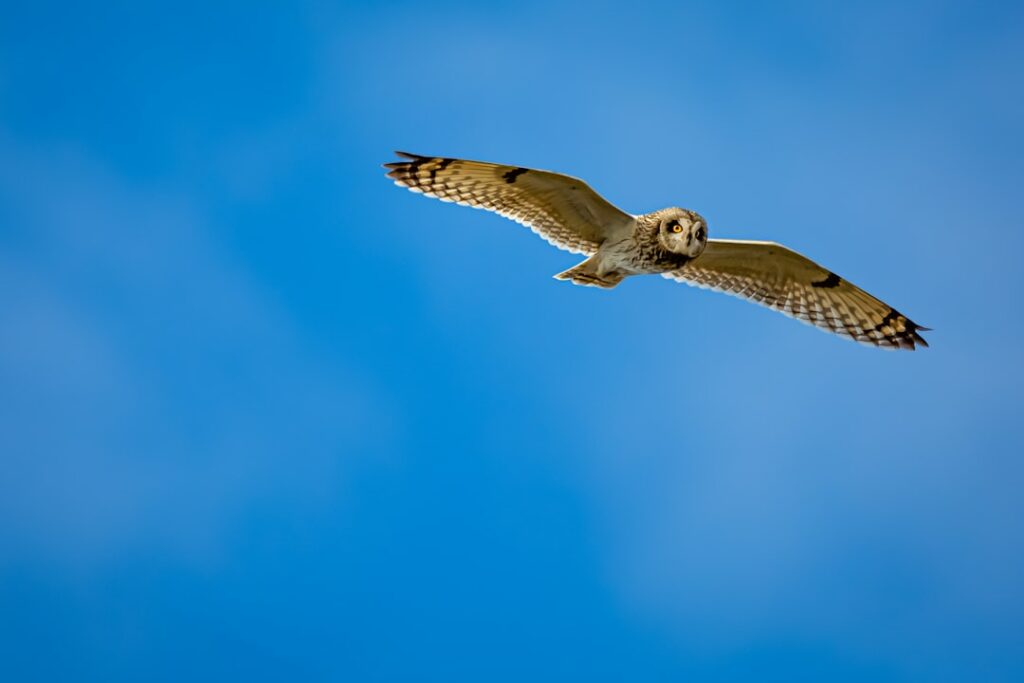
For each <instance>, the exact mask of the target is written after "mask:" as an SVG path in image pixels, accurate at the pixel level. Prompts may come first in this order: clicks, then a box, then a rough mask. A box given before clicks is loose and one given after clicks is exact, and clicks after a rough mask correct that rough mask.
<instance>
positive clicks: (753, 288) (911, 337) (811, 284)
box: [663, 240, 928, 350]
mask: <svg viewBox="0 0 1024 683" xmlns="http://www.w3.org/2000/svg"><path fill="white" fill-rule="evenodd" d="M663 275H664V277H667V278H670V279H673V280H676V281H678V282H683V283H685V284H688V285H692V286H695V287H701V288H704V289H712V290H715V291H718V292H723V293H725V294H730V295H732V296H736V297H739V298H741V299H746V300H747V301H751V302H753V303H756V304H758V305H761V306H765V307H767V308H771V309H773V310H776V311H779V312H780V313H782V314H784V315H787V316H789V317H791V318H794V319H796V320H799V321H801V322H803V323H806V324H809V325H813V326H815V327H818V328H819V329H822V330H825V331H827V332H832V333H834V334H838V335H840V336H843V337H847V338H849V339H853V340H854V341H857V342H860V343H862V344H868V345H871V346H878V347H881V348H887V349H907V350H913V349H914V348H916V346H917V345H921V346H928V342H926V341H925V340H924V337H922V336H921V335H920V331H926V330H927V329H928V328H926V327H921V326H920V325H918V324H916V323H914V322H913V321H912V320H910V319H908V318H907V317H906V316H904V315H903V314H902V313H900V312H899V311H897V310H896V309H895V308H893V307H891V306H889V305H888V304H886V303H884V302H882V301H880V300H878V299H876V298H875V297H873V296H871V295H870V294H868V293H867V292H865V291H864V290H862V289H860V288H859V287H856V286H855V285H853V284H851V283H849V282H847V281H846V280H843V279H842V278H840V277H839V276H838V275H836V274H835V273H832V272H831V271H828V270H826V269H824V268H822V267H821V266H818V265H817V264H816V263H814V262H813V261H811V260H810V259H807V258H806V257H804V256H801V255H800V254H798V253H796V252H794V251H792V250H790V249H787V248H786V247H783V246H781V245H779V244H775V243H771V242H745V241H740V240H711V241H710V242H709V243H708V247H707V249H705V252H704V254H702V255H701V256H700V257H698V258H696V259H695V260H693V261H691V262H689V263H687V264H686V265H685V266H684V267H682V268H679V269H677V270H674V271H670V272H667V273H664V274H663Z"/></svg>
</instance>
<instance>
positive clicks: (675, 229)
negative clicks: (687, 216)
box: [672, 223, 683, 235]
mask: <svg viewBox="0 0 1024 683" xmlns="http://www.w3.org/2000/svg"><path fill="white" fill-rule="evenodd" d="M682 231H683V226H681V225H679V224H678V223H673V224H672V232H674V233H676V234H677V235H678V234H679V233H681V232H682Z"/></svg>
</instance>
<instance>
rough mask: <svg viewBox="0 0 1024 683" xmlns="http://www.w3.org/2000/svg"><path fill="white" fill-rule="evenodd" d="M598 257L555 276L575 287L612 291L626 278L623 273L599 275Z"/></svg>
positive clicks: (593, 257)
mask: <svg viewBox="0 0 1024 683" xmlns="http://www.w3.org/2000/svg"><path fill="white" fill-rule="evenodd" d="M596 258H597V257H596V256H592V257H590V258H588V259H587V260H586V261H584V262H583V263H579V264H577V265H575V266H573V267H572V268H570V269H569V270H563V271H562V272H561V273H559V274H558V275H556V276H555V279H556V280H569V281H571V282H572V283H573V284H574V285H583V286H586V287H602V288H604V289H611V288H612V287H614V286H615V285H617V284H619V283H620V282H622V279H623V278H624V277H626V276H625V275H623V274H622V273H618V272H615V271H613V272H610V273H601V274H599V272H598V269H597V267H596V265H597V264H596V263H595V259H596Z"/></svg>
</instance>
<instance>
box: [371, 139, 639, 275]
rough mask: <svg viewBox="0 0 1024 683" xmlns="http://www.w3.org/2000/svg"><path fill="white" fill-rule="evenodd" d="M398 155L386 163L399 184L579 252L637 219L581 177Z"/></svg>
mask: <svg viewBox="0 0 1024 683" xmlns="http://www.w3.org/2000/svg"><path fill="white" fill-rule="evenodd" d="M396 154H397V155H399V156H401V157H404V158H405V159H406V161H397V162H392V163H388V164H384V167H385V168H387V169H389V171H388V177H390V178H391V179H392V180H394V181H395V184H396V185H399V186H401V187H406V188H408V189H409V190H411V191H413V192H419V193H422V194H425V195H427V196H430V197H435V198H437V199H440V200H441V201H444V202H454V203H456V204H462V205H463V206H470V207H473V208H476V209H484V210H486V211H493V212H495V213H497V214H499V215H501V216H504V217H506V218H509V219H511V220H513V221H515V222H517V223H520V224H521V225H524V226H526V227H528V228H530V229H531V230H532V231H533V232H535V233H537V234H538V235H540V236H541V237H543V238H544V239H545V240H547V241H548V242H549V243H551V244H553V245H554V246H556V247H558V248H560V249H564V250H566V251H569V252H572V253H575V254H587V255H591V254H593V253H595V252H596V251H597V249H598V248H599V247H600V246H601V244H602V243H603V242H604V240H605V239H607V238H608V237H609V236H611V235H613V234H616V233H618V232H623V231H627V230H628V229H629V228H630V226H631V225H632V223H633V217H632V216H630V215H629V214H627V213H625V212H623V211H620V210H619V209H617V208H616V207H615V206H613V205H612V204H610V203H608V202H607V201H605V200H604V199H603V198H602V197H601V196H600V195H599V194H597V193H596V192H594V190H592V189H591V188H590V187H589V186H588V185H587V184H586V183H584V182H583V181H582V180H579V179H578V178H573V177H571V176H567V175H562V174H560V173H552V172H550V171H540V170H536V169H527V168H521V167H517V166H504V165H501V164H492V163H487V162H482V161H470V160H468V159H452V158H446V157H426V156H420V155H417V154H409V153H407V152H396Z"/></svg>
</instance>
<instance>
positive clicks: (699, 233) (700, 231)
mask: <svg viewBox="0 0 1024 683" xmlns="http://www.w3.org/2000/svg"><path fill="white" fill-rule="evenodd" d="M705 235H707V233H706V232H705V231H704V228H703V227H700V228H697V239H699V240H703V239H704V236H705Z"/></svg>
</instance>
